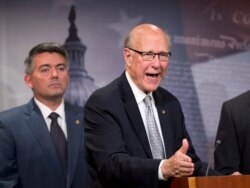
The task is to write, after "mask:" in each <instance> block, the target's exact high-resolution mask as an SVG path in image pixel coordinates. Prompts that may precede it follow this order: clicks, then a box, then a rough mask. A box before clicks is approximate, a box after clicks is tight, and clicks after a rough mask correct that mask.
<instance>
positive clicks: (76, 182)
mask: <svg viewBox="0 0 250 188" xmlns="http://www.w3.org/2000/svg"><path fill="white" fill-rule="evenodd" d="M68 68H69V59H68V54H67V52H66V50H65V49H64V48H63V46H61V45H59V44H57V43H54V42H48V43H41V44H38V45H37V46H35V47H34V48H32V49H31V50H30V52H29V55H28V57H27V58H26V60H25V76H24V80H25V83H26V85H27V86H28V87H29V88H31V89H32V92H33V94H34V97H33V98H32V99H31V100H30V101H29V102H28V103H27V104H25V105H23V106H19V107H16V108H13V109H10V110H7V111H5V112H2V113H0V187H1V188H14V187H18V188H19V187H20V188H84V187H86V185H87V173H86V170H85V169H86V165H85V159H84V156H85V154H84V153H85V150H84V139H83V138H84V135H83V109H82V108H80V107H76V106H72V105H69V104H67V103H65V102H64V100H63V95H64V93H65V90H66V88H67V86H68V82H69V73H68Z"/></svg>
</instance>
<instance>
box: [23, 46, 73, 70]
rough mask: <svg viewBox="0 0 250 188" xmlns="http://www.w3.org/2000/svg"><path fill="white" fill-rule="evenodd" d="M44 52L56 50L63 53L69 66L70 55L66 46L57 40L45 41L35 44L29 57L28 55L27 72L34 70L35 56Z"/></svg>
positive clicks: (25, 64) (26, 61) (25, 65)
mask: <svg viewBox="0 0 250 188" xmlns="http://www.w3.org/2000/svg"><path fill="white" fill-rule="evenodd" d="M43 52H49V53H52V52H55V53H59V54H61V55H62V56H63V57H64V59H65V62H66V67H67V68H68V67H69V55H68V52H67V50H66V49H65V48H64V46H62V45H60V44H58V43H56V42H44V43H40V44H38V45H36V46H34V47H33V48H32V49H31V50H30V51H29V55H28V57H26V59H25V61H24V67H25V73H26V74H30V73H31V72H32V69H33V66H34V62H33V58H34V56H35V55H37V54H40V53H43Z"/></svg>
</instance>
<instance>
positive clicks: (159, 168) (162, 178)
mask: <svg viewBox="0 0 250 188" xmlns="http://www.w3.org/2000/svg"><path fill="white" fill-rule="evenodd" d="M162 164H163V160H161V162H160V165H159V167H158V179H159V180H163V181H167V180H168V178H167V179H166V178H164V177H163V175H162V172H161V166H162Z"/></svg>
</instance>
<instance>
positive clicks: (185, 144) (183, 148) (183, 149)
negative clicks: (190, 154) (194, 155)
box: [180, 138, 189, 154]
mask: <svg viewBox="0 0 250 188" xmlns="http://www.w3.org/2000/svg"><path fill="white" fill-rule="evenodd" d="M188 147H189V144H188V141H187V139H186V138H184V139H183V140H182V146H181V148H180V151H181V152H182V153H183V154H186V153H187V150H188Z"/></svg>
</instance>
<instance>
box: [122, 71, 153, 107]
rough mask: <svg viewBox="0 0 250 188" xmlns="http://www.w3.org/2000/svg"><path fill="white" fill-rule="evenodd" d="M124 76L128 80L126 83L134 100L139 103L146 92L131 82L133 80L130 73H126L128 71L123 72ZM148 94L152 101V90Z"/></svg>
mask: <svg viewBox="0 0 250 188" xmlns="http://www.w3.org/2000/svg"><path fill="white" fill-rule="evenodd" d="M125 75H126V78H127V80H128V83H129V85H130V87H131V89H132V92H133V94H134V96H135V100H136V102H137V104H139V103H140V102H142V101H143V99H144V98H145V97H146V95H147V94H145V93H144V92H143V91H142V90H141V89H139V88H138V87H137V85H136V84H135V83H134V82H133V80H132V79H131V77H130V75H129V74H128V72H127V71H126V72H125ZM148 95H150V96H151V97H152V100H153V101H154V98H153V96H152V92H150V93H149V94H148Z"/></svg>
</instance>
